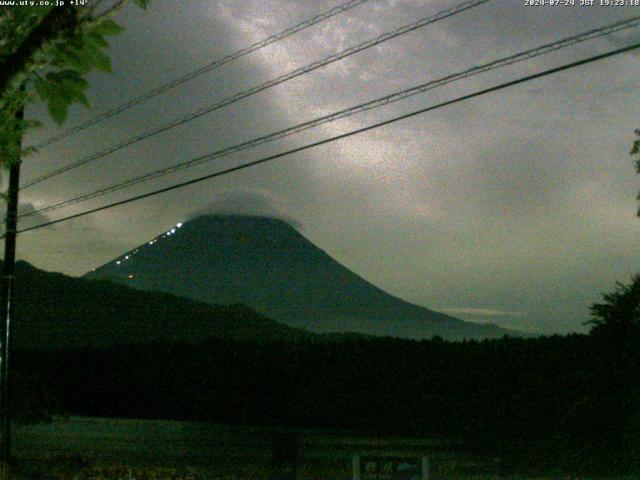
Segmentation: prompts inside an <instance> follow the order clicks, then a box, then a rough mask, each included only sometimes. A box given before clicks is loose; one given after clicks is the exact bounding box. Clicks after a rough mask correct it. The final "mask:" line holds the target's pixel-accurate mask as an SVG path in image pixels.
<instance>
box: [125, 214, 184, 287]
mask: <svg viewBox="0 0 640 480" xmlns="http://www.w3.org/2000/svg"><path fill="white" fill-rule="evenodd" d="M180 227H182V223H177V224H176V226H175V228H172V229H171V230H169V231H167V233H165V234H164V235H162V237H161V238H165V237H168V236H169V235H174V234H175V233H176V231H177V229H178V228H180ZM159 238H160V237H156V238H154V239H153V240H151V241H150V242H149V245H153V244H155V243H156V242H157V241H158V240H159ZM137 253H138V249H137V248H136V249H135V250H134V251H133V252H131V254H129V255H125V257H124V258H122V259H120V260H117V261H116V265H120V264H121V263H122V262H126V261H127V260H129V259H130V258H131V257H132V256H134V255H135V254H137ZM129 278H133V275H129Z"/></svg>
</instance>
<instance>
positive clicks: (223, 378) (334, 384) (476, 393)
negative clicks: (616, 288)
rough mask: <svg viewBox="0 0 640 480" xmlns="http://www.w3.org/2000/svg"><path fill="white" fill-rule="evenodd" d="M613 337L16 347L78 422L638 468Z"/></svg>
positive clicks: (55, 401) (41, 395)
mask: <svg viewBox="0 0 640 480" xmlns="http://www.w3.org/2000/svg"><path fill="white" fill-rule="evenodd" d="M611 341H612V340H611V339H610V338H609V337H607V336H605V335H591V336H586V335H569V336H553V337H542V338H538V339H517V338H504V339H501V340H485V341H481V342H477V341H470V342H462V343H450V342H446V341H442V340H441V339H438V338H435V339H433V340H430V341H411V340H402V339H393V338H360V337H355V336H354V337H349V336H347V337H344V338H342V339H341V340H340V341H312V342H298V343H289V342H285V341H268V342H247V341H223V340H210V341H208V342H206V343H202V344H200V345H197V346H195V345H192V344H168V343H150V344H145V345H135V346H127V347H112V348H109V349H104V350H76V351H70V350H67V351H60V352H42V351H29V352H26V351H23V352H16V354H15V356H14V359H15V363H14V365H17V366H19V368H20V372H19V375H18V376H19V377H20V378H21V379H22V380H21V381H20V382H18V383H19V384H21V385H22V386H18V388H16V389H15V390H16V395H17V396H21V397H22V399H21V400H20V401H19V403H21V404H23V405H24V404H25V403H29V402H26V401H25V399H28V398H30V399H31V402H30V404H31V405H32V406H33V405H38V406H39V407H40V408H41V407H42V406H43V405H46V406H47V408H48V409H49V411H50V412H63V413H69V414H77V415H90V416H106V417H128V418H150V419H157V418H165V419H179V420H201V421H212V422H222V423H231V424H273V425H291V426H298V427H323V428H336V429H352V430H357V431H361V432H369V433H377V434H384V435H393V434H402V435H419V436H423V437H424V436H438V437H447V438H452V437H455V438H460V439H464V440H465V441H467V443H468V444H469V445H477V446H479V447H480V448H481V449H485V450H486V451H487V452H491V454H500V455H511V454H513V455H520V456H522V457H523V458H527V459H528V461H541V459H548V458H557V457H558V452H561V455H560V457H561V460H558V461H560V462H562V463H563V465H565V466H567V465H574V466H582V467H583V468H590V469H593V468H600V469H601V470H605V471H607V472H610V471H628V470H629V469H632V468H634V466H635V467H637V466H638V465H637V464H638V458H639V453H640V450H638V448H637V446H638V442H637V440H638V433H639V432H638V421H639V420H640V411H639V394H640V389H639V385H640V381H639V378H638V377H639V375H638V372H640V368H639V366H640V362H639V357H640V352H639V351H638V349H637V348H633V344H630V343H626V344H625V345H624V346H621V345H617V346H614V345H612V344H611Z"/></svg>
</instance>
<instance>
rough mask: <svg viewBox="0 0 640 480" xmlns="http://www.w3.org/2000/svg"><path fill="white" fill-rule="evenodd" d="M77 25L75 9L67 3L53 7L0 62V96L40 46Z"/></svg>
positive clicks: (69, 31)
mask: <svg viewBox="0 0 640 480" xmlns="http://www.w3.org/2000/svg"><path fill="white" fill-rule="evenodd" d="M77 25H78V17H77V9H76V8H74V7H72V6H70V5H67V6H64V7H55V8H53V9H52V10H51V11H50V12H49V13H48V14H47V15H46V16H45V17H44V18H43V19H42V21H41V22H40V24H39V25H38V26H37V27H35V28H34V29H33V30H32V31H31V33H30V34H29V36H28V37H27V38H26V39H25V41H24V42H22V44H21V45H20V46H19V47H18V48H17V50H16V51H15V52H14V53H13V54H11V55H9V56H8V57H7V58H6V59H5V60H4V62H2V63H0V98H1V97H2V96H3V95H4V94H5V93H6V91H7V89H8V88H9V85H10V84H11V81H12V80H13V79H14V78H15V76H16V75H18V74H19V73H20V72H23V71H24V70H25V69H26V67H27V66H28V64H29V62H30V61H31V60H32V59H33V57H34V55H35V54H36V53H37V52H38V51H39V50H40V49H42V47H43V46H44V45H45V44H46V43H48V42H50V41H51V40H54V39H56V38H59V37H60V36H62V35H69V34H71V33H73V32H74V31H75V28H76V26H77Z"/></svg>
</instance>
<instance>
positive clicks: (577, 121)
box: [19, 0, 640, 333]
mask: <svg viewBox="0 0 640 480" xmlns="http://www.w3.org/2000/svg"><path fill="white" fill-rule="evenodd" d="M340 3H342V1H341V0H337V1H336V0H332V1H324V0H322V1H321V0H242V1H240V0H218V1H215V2H211V1H204V0H184V1H180V2H177V1H174V0H156V1H155V2H153V4H152V6H151V7H150V9H149V10H148V11H147V12H143V11H140V10H138V9H136V8H133V7H127V8H126V9H125V10H123V11H122V12H121V13H120V14H119V15H118V17H117V18H118V20H119V21H120V22H121V23H122V24H123V25H124V26H125V27H126V32H125V33H123V34H122V35H120V36H118V37H114V38H113V41H112V49H111V54H112V58H113V66H114V73H113V74H112V75H106V74H95V75H92V76H91V77H90V81H91V83H92V88H91V91H90V92H89V94H90V95H89V96H90V100H91V102H92V104H93V110H91V111H88V110H85V109H83V108H80V107H78V108H74V109H73V111H72V115H71V117H70V119H69V121H68V122H67V124H66V125H65V127H70V126H73V125H75V124H77V123H79V122H81V121H83V120H86V119H88V118H90V117H91V116H93V115H95V114H96V113H97V112H101V111H104V110H105V109H107V108H110V107H114V106H116V105H118V104H119V103H121V102H122V101H124V100H127V99H129V98H132V97H133V96H135V95H138V94H140V93H143V92H145V91H147V90H148V89H150V88H153V87H155V86H158V85H160V84H162V83H163V82H166V81H169V80H171V79H173V78H176V77H179V76H181V75H183V74H185V73H187V72H189V71H191V70H193V69H195V68H198V67H200V66H202V65H204V64H207V63H208V62H210V61H212V60H214V59H216V58H219V57H221V56H223V55H225V54H228V53H231V52H233V51H235V50H237V49H239V48H242V47H244V46H247V45H249V44H251V43H253V42H255V41H257V40H260V39H262V38H264V37H266V36H268V35H270V34H272V33H274V32H276V31H279V30H281V29H284V28H286V27H288V26H290V25H293V24H296V23H298V22H300V21H302V20H304V19H306V18H308V17H310V16H312V15H315V14H317V13H319V12H321V11H324V10H326V9H329V8H331V7H333V6H336V5H339V4H340ZM457 3H459V2H453V1H443V0H438V1H425V0H423V1H418V0H404V1H400V0H371V1H370V2H367V3H365V4H364V5H361V6H359V7H357V8H355V9H354V10H352V11H350V12H347V13H345V14H341V15H338V16H336V17H334V18H333V19H331V20H329V21H327V22H324V23H322V24H320V25H317V26H315V27H312V28H311V29H309V30H306V31H304V32H301V33H299V34H296V35H294V36H293V37H291V38H289V39H287V40H285V41H282V42H279V43H277V44H275V45H272V46H270V47H267V48H265V49H263V50H261V51H259V52H256V53H254V54H251V55H249V56H247V57H245V58H243V59H242V60H239V61H237V62H233V63H232V64H229V65H227V66H224V67H222V68H221V69H218V70H217V71H215V72H213V73H210V74H207V75H204V76H202V77H199V78H198V79H196V80H194V81H192V82H189V83H187V84H185V85H183V86H181V87H179V88H177V89H175V90H174V91H172V92H170V93H168V94H165V95H163V96H162V97H159V98H156V99H154V100H152V101H150V102H148V103H146V104H144V105H142V106H138V107H136V108H134V109H132V110H130V111H129V112H127V113H126V114H123V115H120V116H117V117H114V118H112V119H110V120H108V121H106V122H104V123H102V124H100V126H98V127H94V128H91V129H88V130H85V131H84V132H82V133H80V134H78V135H76V136H73V137H70V138H68V139H66V140H64V141H61V142H59V143H57V144H56V145H54V146H51V147H49V148H46V149H43V150H42V151H41V152H39V153H38V154H36V155H34V156H32V157H30V158H28V159H27V160H25V165H24V170H23V179H24V180H29V179H30V178H33V177H35V176H37V175H39V174H42V173H43V172H45V171H48V170H50V169H52V168H55V167H58V166H61V165H64V164H66V163H69V162H71V161H73V160H75V159H78V158H80V157H81V156H83V155H87V154H90V153H93V152H95V151H98V150H101V149H102V148H104V147H106V146H108V145H111V144H113V143H114V142H117V141H119V140H123V139H126V138H129V137H130V136H132V135H133V134H135V133H138V132H139V131H142V130H146V129H148V128H151V127H154V126H156V125H159V124H162V123H164V122H166V121H168V120H170V119H172V118H174V117H176V116H179V115H182V114H185V113H189V112H191V111H193V110H196V109H198V108H200V107H201V106H203V105H208V104H211V103H213V102H215V101H216V100H219V99H222V98H224V97H226V96H229V95H231V94H233V93H235V92H237V91H239V90H243V89H246V88H250V87H252V86H254V85H257V84H259V83H262V82H264V81H266V80H268V79H271V78H273V77H275V76H277V75H279V74H281V73H284V72H285V71H288V70H290V69H293V68H296V67H298V66H302V65H305V64H307V63H309V62H311V61H314V60H318V59H320V58H323V57H325V56H326V55H329V54H331V53H333V52H336V51H338V50H341V49H343V48H346V47H348V46H351V45H354V44H357V43H359V42H361V41H364V40H367V39H369V38H372V37H375V36H377V35H378V34H380V33H383V32H386V31H388V30H391V29H394V28H396V27H399V26H401V25H403V24H406V23H409V22H411V21H414V20H416V19H418V18H420V17H423V16H427V15H429V14H434V13H436V12H438V11H440V10H442V9H444V8H448V7H450V6H453V5H455V4H457ZM576 3H579V0H577V1H576ZM638 14H640V8H633V7H631V8H623V7H608V8H607V7H598V6H593V7H584V6H574V7H568V6H566V7H565V6H561V7H550V6H545V7H528V6H525V4H524V0H494V1H492V2H490V3H488V4H485V5H482V6H480V7H477V8H474V9H472V10H469V11H467V12H464V13H461V14H460V15H457V16H455V17H453V18H450V19H447V20H444V21H441V22H438V23H437V24H434V25H431V26H428V27H426V28H423V29H421V30H419V31H417V32H413V33H410V34H407V35H404V36H402V37H400V38H397V39H394V40H391V41H389V42H386V43H384V44H382V45H380V46H378V47H375V48H372V49H370V50H368V51H366V52H362V53H360V54H356V55H354V56H352V57H350V58H348V59H345V60H343V61H340V62H338V63H334V64H332V65H330V66H327V67H324V68H322V69H320V70H318V71H315V72H313V73H311V74H309V75H305V76H303V77H300V78H297V79H295V80H293V81H290V82H287V83H285V84H283V85H280V86H277V87H275V88H273V89H270V90H268V91H266V92H263V93H261V94H259V95H256V96H253V97H251V98H249V99H245V100H243V101H240V102H238V103H236V104H234V105H232V106H229V107H226V108H224V109H222V110H220V111H218V112H215V113H213V114H210V115H207V116H204V117H202V118H200V119H198V120H195V121H193V122H190V123H188V124H186V125H183V126H181V127H178V128H175V129H173V130H171V131H170V132H166V133H164V134H162V135H160V136H158V137H154V138H153V139H149V140H146V141H143V142H140V143H138V144H136V145H134V146H132V147H130V148H127V149H125V150H122V151H120V152H118V153H116V154H114V155H112V156H110V157H108V158H104V159H101V160H98V161H96V162H94V163H93V164H91V165H88V166H86V167H83V168H79V169H76V170H74V171H73V172H69V173H68V174H65V175H61V176H59V177H56V178H55V179H52V180H49V181H47V182H43V183H41V184H39V185H37V186H36V187H33V188H31V189H28V190H26V191H24V192H23V194H22V202H23V203H24V204H25V208H29V207H34V206H35V207H41V206H43V205H46V204H48V203H50V202H52V201H57V200H61V199H66V198H68V197H71V196H74V195H77V194H81V193H85V192H89V191H91V190H93V189H96V188H99V187H101V186H104V185H107V184H110V183H112V182H116V181H119V180H122V179H126V178H129V177H130V176H134V175H137V174H141V173H144V172H146V171H148V170H150V169H155V168H158V167H161V166H166V165H170V164H172V163H175V162H177V161H183V160H186V159H189V158H192V157H194V156H197V155H200V154H203V153H206V152H210V151H213V150H216V149H218V148H220V147H224V146H228V145H232V144H234V143H237V142H239V141H243V140H248V139H251V138H253V137H255V136H257V135H261V134H266V133H270V132H272V131H275V130H277V129H280V128H284V127H286V126H289V125H292V124H295V123H299V122H301V121H304V120H308V119H311V118H314V117H316V116H318V115H321V114H326V113H330V112H332V111H334V110H338V109H340V108H344V107H347V106H350V105H353V104H356V103H359V102H362V101H366V100H369V99H373V98H376V97H378V96H382V95H384V94H387V93H391V92H393V91H396V90H400V89H403V88H407V87H410V86H413V85H415V84H418V83H422V82H425V81H427V80H430V79H436V78H438V77H441V76H444V75H447V74H450V73H454V72H457V71H460V70H463V69H466V68H468V67H471V66H472V65H475V64H479V63H484V62H488V61H490V60H493V59H496V58H500V57H503V56H507V55H509V54H513V53H517V52H520V51H522V50H525V49H528V48H532V47H535V46H537V45H539V44H542V43H545V42H552V41H554V40H558V39H561V38H563V37H565V36H569V35H571V34H575V33H578V32H581V31H586V30H589V29H591V28H595V27H598V26H601V25H605V24H607V23H611V22H613V21H615V20H618V19H622V18H627V17H631V16H633V15H638ZM639 38H640V30H638V29H636V30H632V31H630V32H628V33H619V34H616V35H615V36H611V37H607V38H604V39H599V40H595V41H589V42H586V43H583V44H581V45H578V46H574V47H571V48H567V49H565V50H562V51H559V52H556V53H552V54H548V55H545V56H543V57H539V58H537V59H535V60H532V61H530V62H525V63H521V64H518V65H514V66H511V67H507V68H504V69H500V70H497V71H494V72H490V73H486V74H482V75H479V76H477V77H474V78H472V79H468V80H464V81H461V82H457V83H455V84H452V85H450V86H447V87H444V88H441V89H437V90H434V91H431V92H429V93H427V94H424V95H419V96H416V97H413V98H412V99H410V100H406V101H403V102H399V103H397V104H395V105H393V106H390V107H386V108H382V109H379V110H376V111H374V112H369V113H367V114H364V115H360V116H357V117H352V118H350V119H348V120H343V121H339V122H336V123H335V124H331V125H329V126H325V127H321V128H319V129H315V130H312V131H310V132H307V133H304V134H301V135H298V136H295V137H291V138H289V139H287V140H284V141H279V142H275V143H274V144H273V145H270V146H265V147H261V148H258V149H256V150H252V151H251V152H244V153H241V154H237V155H235V156H233V157H230V158H227V159H224V160H222V161H217V162H213V163H210V164H207V165H204V166H200V167H197V168H194V169H191V170H187V171H184V172H181V173H179V174H176V175H172V176H168V177H165V178H163V179H161V180H157V181H155V182H151V183H149V184H145V185H143V186H138V187H136V188H135V189H132V190H128V191H122V192H119V193H117V194H114V195H111V196H109V197H104V198H102V199H100V200H95V201H92V202H87V203H85V204H82V205H79V206H75V207H73V208H69V209H66V210H60V211H58V212H55V213H51V214H50V217H49V218H57V217H58V216H62V215H66V214H69V213H74V212H77V211H80V210H83V209H85V208H87V207H90V206H97V205H99V204H102V203H105V202H107V201H111V200H115V199H120V198H124V197H126V196H129V195H131V194H132V193H133V192H136V193H139V192H143V191H148V190H150V189H154V188H158V187H160V186H163V185H168V184H170V183H173V182H175V181H177V180H181V179H187V178H192V177H195V176H198V175H201V174H203V173H206V172H211V171H214V170H216V169H218V168H221V167H222V166H230V165H234V164H237V163H239V162H242V161H246V160H251V159H256V158H259V157H260V156H263V155H265V154H268V153H273V152H277V151H281V150H284V149H287V148H291V147H293V146H297V145H302V144H304V143H306V142H308V141H311V140H314V139H319V138H322V137H325V136H330V135H334V134H337V133H340V132H344V131H347V130H350V129H352V128H355V127H358V126H364V125H367V124H369V123H373V122H375V121H379V120H382V119H385V118H390V117H391V116H394V115H396V114H399V113H403V112H408V111H410V110H412V109H417V108H420V107H424V106H427V105H431V104H435V103H438V102H440V101H443V100H446V99H450V98H453V97H455V96H459V95H461V94H465V93H470V92H472V91H474V90H477V89H481V88H486V87H488V86H491V85H493V84H496V83H500V82H504V81H508V80H511V79H514V78H517V77H519V76H522V75H526V74H529V73H533V72H536V71H538V70H542V69H545V68H551V67H553V66H557V65H561V64H563V63H566V62H569V61H572V60H576V59H579V58H582V57H586V56H590V55H594V54H596V53H600V52H604V51H607V50H609V49H612V48H616V47H618V46H620V45H626V44H629V43H632V42H633V41H634V40H638V39H639ZM639 59H640V57H639V56H638V55H637V54H625V55H622V56H619V57H615V58H612V59H608V60H605V61H602V62H599V63H596V64H592V65H588V66H585V67H580V68H576V69H574V70H571V71H569V72H565V73H561V74H558V75H555V76H552V77H547V78H545V79H541V80H537V81H533V82H529V83H527V84H524V85H520V86H517V87H514V88H511V89H509V90H505V91H501V92H497V93H494V94H491V95H487V96H484V97H482V98H478V99H474V100H471V101H467V102H463V103H460V104H457V105H454V106H451V107H447V108H443V109H440V110H437V111H434V112H431V113H428V114H426V115H422V116H418V117H414V118H413V119H411V120H407V121H403V122H399V123H396V124H393V125H390V126H387V127H385V128H383V129H379V130H376V131H371V132H368V133H365V134H363V135H360V136H357V137H351V138H349V139H347V140H343V141H339V142H336V143H333V144H330V145H326V146H323V147H320V148H317V149H314V150H312V151H307V152H305V153H301V154H296V155H292V156H289V157H287V158H284V159H280V160H278V161H275V162H272V163H270V164H267V165H263V166H259V167H257V168H253V169H250V170H246V171H243V172H239V173H236V174H233V175H230V176H227V177H224V178H221V179H218V180H213V181H209V182H206V183H202V184H198V185H196V186H192V187H188V188H185V189H182V190H179V191H175V192H172V193H169V194H165V195H162V196H157V197H154V198H151V199H148V200H144V201H142V202H138V203H135V204H131V205H128V206H124V207H119V208H114V209H111V210H109V211H106V212H102V213H99V214H95V215H91V216H87V217H84V218H82V219H79V220H74V221H71V222H68V223H63V224H60V225H58V226H55V227H51V228H47V229H41V230H38V231H34V232H31V233H28V234H24V235H22V236H21V237H20V239H19V241H20V244H19V256H20V257H21V258H24V259H26V260H28V261H30V262H32V263H34V264H35V265H36V266H38V267H41V268H45V269H48V270H57V271H61V272H64V273H68V274H72V275H80V274H82V273H84V272H86V271H87V270H89V269H90V268H92V267H94V266H97V265H100V264H102V263H104V262H106V261H107V260H110V259H112V258H113V257H115V256H117V255H118V254H119V253H121V252H122V251H124V250H128V249H130V248H132V247H133V246H135V245H138V244H141V243H143V242H145V241H146V240H147V239H149V238H151V237H153V236H155V235H156V234H158V233H159V232H160V231H162V230H166V229H167V227H169V226H171V225H173V224H176V223H178V222H180V221H184V220H185V219H188V218H190V217H192V216H193V215H195V214H196V213H198V212H204V211H220V210H223V211H226V212H239V213H258V214H261V213H268V214H278V215H281V216H283V217H286V218H290V219H294V221H295V223H296V226H297V228H299V229H301V231H302V233H303V234H304V235H305V236H306V237H307V238H309V239H310V240H311V241H313V242H314V243H316V244H317V245H318V246H319V247H321V248H323V249H324V250H326V251H327V252H328V253H329V254H330V255H332V256H333V257H335V258H336V259H337V260H339V261H340V262H342V263H343V264H345V265H346V266H347V267H349V268H351V269H352V270H353V271H355V272H357V273H358V274H360V275H362V276H363V277H365V278H366V279H368V280H370V281H371V282H373V283H374V284H376V285H378V286H380V287H381V288H383V289H385V290H387V291H389V292H390V293H393V294H395V295H398V296H400V297H401V298H404V299H406V300H409V301H412V302H414V303H418V304H421V305H425V306H427V307H429V308H432V309H435V310H440V311H444V312H447V313H450V314H452V315H455V316H458V317H460V318H464V319H467V320H474V321H492V322H495V323H498V324H500V325H504V326H511V327H515V328H519V329H523V330H529V331H536V332H544V333H550V332H568V331H576V330H577V331H585V327H584V326H583V325H582V322H584V321H585V320H587V319H588V316H589V309H588V307H589V305H590V304H592V303H593V302H596V301H599V300H600V299H601V295H602V293H604V292H607V291H611V290H612V289H613V288H614V286H615V282H616V281H623V282H625V281H628V280H629V278H630V276H631V275H632V274H633V273H635V272H638V271H639V270H640V257H639V256H638V254H637V252H638V247H639V246H640V245H639V243H640V242H639V239H640V220H639V219H637V218H636V217H635V210H636V206H637V202H636V201H635V195H636V190H638V188H639V185H640V182H639V181H638V180H639V179H638V178H637V176H636V174H635V173H634V169H633V163H632V158H631V157H630V156H629V150H630V146H631V143H632V141H633V130H634V128H638V127H640V119H639V117H638V100H639V99H640V95H639V93H638V80H637V79H638V78H640V63H639V62H638V60H639ZM28 116H29V117H31V118H46V116H45V114H44V109H43V107H42V106H41V105H36V106H33V107H32V108H31V109H30V110H29V111H28ZM58 131H60V130H59V129H58V127H55V126H54V125H52V123H51V122H50V121H46V122H45V126H44V128H42V129H40V130H39V131H37V132H35V133H34V134H33V135H32V136H31V137H30V138H29V139H28V142H27V143H36V142H37V141H38V140H42V139H44V138H47V137H48V136H50V135H52V134H54V133H56V132H58ZM25 225H26V223H25V224H24V225H23V226H25Z"/></svg>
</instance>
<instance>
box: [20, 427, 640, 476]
mask: <svg viewBox="0 0 640 480" xmlns="http://www.w3.org/2000/svg"><path fill="white" fill-rule="evenodd" d="M290 432H291V431H289V433H290ZM286 433H287V432H285V431H284V430H283V429H278V428H264V427H263V428H257V427H256V428H253V427H230V426H221V425H214V424H207V423H193V422H174V421H152V420H122V419H101V418H83V417H69V418H56V419H54V420H53V421H52V422H50V423H43V424H37V425H24V426H19V427H17V428H16V429H15V431H14V454H15V457H16V460H17V461H16V467H15V468H14V473H15V474H16V477H15V478H19V479H34V480H35V479H42V480H44V479H50V480H54V479H63V478H64V479H66V478H69V479H77V480H81V479H93V480H100V479H105V480H107V479H109V480H111V479H113V480H115V479H122V480H125V479H126V480H133V479H136V480H147V479H148V480H151V479H155V480H161V479H174V480H203V479H228V480H232V479H234V480H235V479H246V480H249V479H256V480H257V479H265V480H266V479H270V478H284V477H274V476H273V475H274V471H275V470H277V468H276V465H275V464H274V443H275V442H277V441H278V439H279V438H282V435H283V434H286ZM295 433H296V434H297V438H298V446H299V448H298V460H297V463H298V475H297V478H298V479H300V480H320V479H323V480H329V479H335V480H342V479H345V480H346V479H351V478H352V462H353V455H354V454H358V455H361V456H363V455H364V456H392V457H398V456H419V457H422V456H424V457H427V458H428V462H429V470H430V479H431V480H438V479H461V480H462V479H464V480H468V479H503V478H509V479H515V478H531V479H533V478H537V479H540V480H542V479H545V480H550V479H554V478H558V479H565V478H571V477H568V476H567V475H566V474H565V473H560V472H556V473H554V472H549V473H547V474H546V475H544V476H541V475H533V474H532V475H530V476H516V475H513V474H508V473H505V472H502V471H501V469H502V466H501V459H498V458H483V457H482V456H481V455H480V456H479V455H477V454H473V453H472V452H469V451H465V450H464V448H462V447H461V445H460V444H459V443H458V442H455V441H451V440H449V441H444V440H437V439H416V438H412V439H407V438H391V439H390V438H386V439H385V438H374V437H365V436H357V435H353V434H348V433H345V432H328V431H319V430H315V431H314V430H298V431H296V432H295ZM580 478H582V479H584V478H595V477H580ZM599 478H611V479H613V478H617V479H625V480H626V479H629V480H631V479H632V478H634V477H632V476H627V477H623V476H618V477H613V476H611V477H599Z"/></svg>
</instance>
